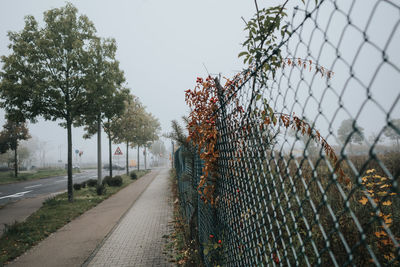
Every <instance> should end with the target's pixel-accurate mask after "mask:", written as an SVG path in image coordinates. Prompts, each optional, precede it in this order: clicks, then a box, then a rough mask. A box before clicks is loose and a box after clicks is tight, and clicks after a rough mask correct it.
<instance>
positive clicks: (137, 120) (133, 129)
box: [112, 95, 146, 174]
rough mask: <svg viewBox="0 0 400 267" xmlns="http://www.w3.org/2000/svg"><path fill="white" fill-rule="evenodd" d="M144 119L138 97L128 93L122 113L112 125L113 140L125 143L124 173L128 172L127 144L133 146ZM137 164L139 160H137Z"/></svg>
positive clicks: (143, 111)
mask: <svg viewBox="0 0 400 267" xmlns="http://www.w3.org/2000/svg"><path fill="white" fill-rule="evenodd" d="M145 121H146V112H145V109H144V107H143V105H142V104H141V103H140V101H139V98H137V97H135V96H133V95H130V97H129V99H128V100H127V101H125V112H124V114H123V115H122V116H121V117H120V118H119V119H118V120H115V122H114V123H113V125H112V128H113V130H114V134H115V140H116V142H118V143H125V144H126V173H127V174H129V154H128V149H129V145H130V146H131V147H133V146H134V145H135V144H137V143H136V141H137V138H138V135H139V129H140V128H141V127H142V125H143V124H144V123H145ZM138 165H139V161H138Z"/></svg>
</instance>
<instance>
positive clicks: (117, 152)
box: [114, 147, 122, 156]
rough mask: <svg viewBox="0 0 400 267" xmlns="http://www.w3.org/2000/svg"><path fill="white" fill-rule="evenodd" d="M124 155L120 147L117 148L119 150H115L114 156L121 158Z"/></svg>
mask: <svg viewBox="0 0 400 267" xmlns="http://www.w3.org/2000/svg"><path fill="white" fill-rule="evenodd" d="M121 155H122V151H121V149H120V148H119V147H117V150H115V152H114V156H121Z"/></svg>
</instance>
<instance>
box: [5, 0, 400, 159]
mask: <svg viewBox="0 0 400 267" xmlns="http://www.w3.org/2000/svg"><path fill="white" fill-rule="evenodd" d="M70 2H71V3H72V4H74V5H75V6H76V7H77V8H78V10H79V13H80V14H85V15H87V16H88V18H89V19H90V20H91V21H92V22H93V23H94V25H95V27H96V29H97V35H98V36H100V37H112V38H115V39H116V42H117V45H118V50H117V59H118V60H119V61H120V63H121V65H120V67H121V69H122V70H124V72H125V77H126V80H127V84H128V87H129V88H131V92H132V93H133V94H134V95H136V96H138V97H139V98H140V100H141V101H142V103H143V104H144V105H145V106H146V107H147V111H149V112H151V113H153V114H154V115H155V116H156V117H157V118H158V119H159V120H160V123H161V126H162V131H163V132H168V131H169V130H170V121H171V120H173V119H180V117H181V116H182V115H185V114H187V111H188V108H187V106H186V105H185V102H184V90H187V89H191V88H193V87H194V85H195V81H196V77H198V76H202V77H205V76H207V71H206V69H205V67H204V66H203V64H204V65H205V66H206V68H207V70H208V71H209V72H210V73H211V74H218V73H221V74H222V75H226V76H227V77H229V76H232V74H234V73H236V72H238V71H240V70H241V69H243V67H244V65H243V64H242V59H238V58H237V55H238V53H239V52H241V51H242V50H243V49H242V48H241V43H242V42H243V41H244V40H245V36H246V33H245V32H244V31H243V28H244V22H243V21H242V19H241V17H244V18H245V19H246V20H248V19H250V18H251V17H252V15H253V14H254V12H255V7H254V3H253V1H243V0H218V1H211V0H202V1H189V0H171V1H161V0H135V1H131V0H125V1H122V0H115V1H105V0H86V1H70ZM261 2H262V1H260V3H259V4H260V6H263V5H266V4H270V5H276V4H278V3H281V1H263V2H262V3H261ZM294 2H296V1H292V2H291V4H292V6H294V5H302V4H301V1H300V0H298V1H297V2H298V3H297V2H296V3H294ZM312 2H314V1H312ZM327 2H331V1H327ZM338 2H339V3H342V4H343V5H345V4H344V3H346V2H349V1H344V0H343V1H338ZM350 2H351V1H350ZM357 2H362V3H365V4H363V5H360V6H357V8H355V10H357V12H356V13H354V12H353V13H352V18H353V17H354V19H355V20H356V22H357V23H359V24H360V25H361V24H363V25H365V23H366V20H365V18H368V16H369V15H370V14H371V12H372V11H371V7H373V5H372V4H373V3H375V2H376V1H373V0H365V1H357ZM64 5H65V1H58V0H41V1H30V0H1V1H0V55H5V54H8V53H9V51H8V49H7V45H8V44H9V40H8V37H7V36H6V35H7V32H8V31H19V30H21V29H22V27H23V25H24V21H23V18H24V16H25V15H28V14H29V15H33V16H34V17H35V18H36V19H37V21H38V22H39V23H40V24H41V25H43V24H42V17H43V16H42V14H43V12H44V11H46V10H48V9H51V8H55V7H61V6H64ZM326 7H327V8H326V10H324V9H322V10H321V13H322V14H321V15H319V20H320V23H321V25H322V26H323V24H324V21H326V20H327V18H328V15H329V14H330V13H329V12H331V10H332V5H329V3H328V4H327V6H326ZM346 8H349V7H346ZM381 9H382V10H379V12H378V14H377V15H374V16H375V17H374V26H373V27H372V29H368V30H369V31H370V32H369V33H370V35H371V36H376V37H377V38H378V41H379V40H381V39H382V40H385V38H387V36H386V35H385V34H387V32H388V31H387V29H386V28H387V27H385V25H387V24H388V23H393V21H394V22H396V21H398V20H399V14H398V13H395V14H391V13H390V12H389V13H388V12H387V11H386V9H385V7H383V8H381ZM324 12H326V13H325V14H326V15H325V16H324ZM357 19H358V21H357ZM333 25H334V26H332V27H330V28H329V32H328V33H329V36H330V37H331V41H332V42H333V43H335V44H338V42H337V37H338V36H339V35H340V33H341V31H342V30H343V27H345V23H343V17H340V14H339V15H338V16H337V18H335V23H334V24H333ZM307 27H308V29H310V30H312V29H313V27H315V25H312V24H310V25H309V26H307V25H306V26H305V28H304V29H305V30H306V29H307ZM374 27H375V28H374ZM308 35H309V34H308ZM348 35H349V36H348V37H346V38H347V39H346V38H345V41H344V44H342V46H346V48H344V49H343V50H342V51H344V52H345V53H346V52H348V54H346V55H347V56H348V58H351V57H352V56H354V54H355V53H356V49H354V48H357V46H356V45H352V44H354V41H359V38H360V36H358V35H357V36H356V35H355V34H353V35H352V34H351V31H349V34H348ZM399 35H400V33H399V30H397V31H396V36H395V38H394V40H393V41H392V44H391V46H390V49H391V50H390V51H391V54H390V57H391V58H392V59H393V60H397V59H399V52H397V51H395V49H394V48H393V47H397V49H398V47H400V36H399ZM302 36H303V37H304V38H305V36H307V32H304V33H303V35H302ZM379 37H381V38H379ZM319 38H321V37H320V36H319ZM335 38H336V39H335ZM352 38H355V39H352ZM316 47H318V48H319V47H320V45H316ZM326 49H327V50H329V48H326ZM300 51H301V50H300ZM369 51H371V50H368V49H367V48H366V50H365V53H367V55H366V56H363V57H360V58H361V59H360V61H359V62H357V66H356V71H357V73H358V74H359V75H364V76H365V77H369V76H370V75H371V74H370V73H369V72H368V70H371V69H373V68H371V67H370V66H368V63H371V62H373V61H375V62H378V63H379V62H380V59H379V55H378V56H376V55H370V54H368V53H369ZM323 52H324V53H325V54H328V56H324V57H322V58H320V59H321V60H322V61H323V62H326V64H327V66H332V67H333V68H334V71H335V73H336V76H335V77H341V78H336V80H335V81H334V83H336V84H335V85H334V87H333V88H337V89H339V90H340V89H341V88H343V86H345V82H346V79H347V77H348V69H347V68H346V67H343V66H340V64H339V63H336V64H334V63H333V61H334V57H333V58H332V57H331V58H330V57H329V51H326V50H324V51H323ZM363 52H364V51H363ZM304 53H305V55H307V50H306V49H305V48H304ZM313 53H314V54H315V56H318V53H319V51H314V52H313ZM331 54H333V52H332V51H331ZM369 56H371V57H373V56H375V59H374V58H368V57H369ZM366 59H367V60H366ZM363 60H364V61H363ZM368 60H369V61H368ZM366 62H367V63H366ZM397 62H399V60H397ZM366 64H367V65H366ZM397 64H398V63H397ZM341 72H343V73H341ZM377 80H379V81H378V82H375V84H374V88H375V89H374V90H371V93H372V94H373V96H374V97H376V99H377V101H378V103H379V105H381V106H383V107H385V108H389V106H390V105H393V100H394V98H395V97H396V96H398V95H399V84H400V83H399V81H398V80H399V74H398V73H396V72H394V73H393V72H392V73H387V74H386V75H385V74H384V72H382V77H379V79H377ZM367 82H368V81H367ZM319 84H320V85H322V86H326V85H324V83H319ZM317 85H318V82H317ZM322 89H323V87H322ZM307 90H308V89H307ZM321 92H322V90H321ZM307 93H308V91H306V94H303V96H300V99H301V98H305V97H306V96H307ZM340 93H341V92H338V94H340ZM317 95H318V93H317ZM361 96H362V97H361ZM343 98H344V103H345V104H346V105H347V107H348V112H347V114H340V115H339V116H337V117H335V121H334V124H333V126H334V127H338V126H339V124H340V122H341V120H343V119H345V118H347V117H348V116H349V115H350V116H352V117H354V116H357V114H358V112H359V110H360V105H362V102H363V99H364V98H365V90H364V91H363V90H362V89H360V90H358V91H357V85H354V90H348V91H347V92H346V93H345V94H343ZM332 99H333V100H331V101H328V100H326V99H325V100H323V101H327V103H324V105H325V106H326V110H325V111H324V112H326V113H327V114H328V115H327V116H328V117H327V118H328V119H327V120H331V119H332V118H334V116H335V111H336V108H337V101H338V99H337V98H332ZM304 101H306V100H304ZM289 102H290V101H289ZM303 103H304V102H303ZM309 105H310V110H308V111H306V112H305V113H306V114H307V115H308V114H309V113H311V114H313V113H314V112H315V110H316V109H317V108H316V107H315V106H318V105H317V104H316V103H314V108H313V104H312V103H311V104H309ZM398 106H399V105H398V104H397V107H396V108H395V109H394V111H393V113H392V117H393V118H397V117H400V112H399V109H400V108H399V107H398ZM3 114H4V112H2V111H1V112H0V124H1V125H3V124H4V118H3ZM308 116H310V115H308ZM310 117H312V115H311V116H310ZM384 120H385V118H384V112H382V111H377V108H376V105H372V104H371V107H370V108H365V110H364V111H363V112H362V116H361V115H360V125H361V126H362V127H364V128H365V129H366V132H367V133H370V132H374V131H377V129H378V130H379V127H382V125H384V123H385V121H384ZM322 124H323V125H326V124H327V123H326V122H322ZM1 125H0V126H1ZM377 125H379V126H377ZM29 128H30V131H31V134H32V135H34V136H35V137H37V138H39V139H40V140H42V141H45V142H46V143H47V145H46V146H47V147H48V149H49V152H48V153H47V155H48V160H51V159H58V158H59V152H60V151H59V149H61V152H62V155H63V156H62V157H63V160H64V162H66V151H67V150H66V149H67V145H66V143H67V142H66V140H67V135H66V130H65V129H63V128H61V127H59V126H58V124H57V122H44V121H43V120H40V121H39V123H37V124H30V125H29ZM322 132H323V131H322ZM72 133H73V148H74V150H75V149H79V150H83V151H84V157H83V160H84V161H95V155H96V154H95V153H96V138H95V137H93V138H92V139H90V140H84V139H82V135H83V130H82V129H73V132H72ZM102 137H103V138H102V139H103V140H102V146H103V153H102V154H103V161H104V162H106V161H107V140H106V138H105V135H104V133H103V136H102ZM169 142H170V141H167V140H166V146H167V147H169V146H170V145H169V144H170V143H169ZM59 146H61V147H60V148H59ZM115 148H116V146H114V147H113V149H115ZM121 148H123V146H121ZM123 151H125V149H123ZM132 155H136V154H134V151H132Z"/></svg>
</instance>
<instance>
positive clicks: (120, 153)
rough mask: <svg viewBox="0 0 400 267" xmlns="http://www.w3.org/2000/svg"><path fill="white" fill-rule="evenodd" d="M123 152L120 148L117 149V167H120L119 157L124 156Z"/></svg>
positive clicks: (115, 153) (115, 154)
mask: <svg viewBox="0 0 400 267" xmlns="http://www.w3.org/2000/svg"><path fill="white" fill-rule="evenodd" d="M122 155H123V154H122V151H121V149H120V148H119V147H117V149H116V150H115V152H114V156H117V165H118V166H119V156H122ZM110 168H112V166H110ZM118 174H119V170H118Z"/></svg>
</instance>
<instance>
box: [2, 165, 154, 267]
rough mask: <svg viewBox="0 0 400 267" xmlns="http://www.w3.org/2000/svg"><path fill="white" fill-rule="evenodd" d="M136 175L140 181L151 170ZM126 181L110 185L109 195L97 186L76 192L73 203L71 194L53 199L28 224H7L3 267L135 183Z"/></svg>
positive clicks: (3, 249) (3, 246) (47, 201)
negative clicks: (100, 192)
mask: <svg viewBox="0 0 400 267" xmlns="http://www.w3.org/2000/svg"><path fill="white" fill-rule="evenodd" d="M134 172H136V174H137V177H138V178H139V177H141V176H143V175H145V174H146V173H148V172H149V171H134ZM122 181H123V183H122V186H120V187H109V186H107V187H106V192H105V193H104V194H103V195H100V196H99V195H97V193H96V187H85V188H82V189H80V190H74V201H73V202H72V203H70V202H68V196H67V193H63V194H60V195H57V196H55V197H53V198H49V199H47V200H46V201H45V202H44V203H43V206H42V207H41V208H40V209H39V210H37V211H36V212H35V213H33V214H32V215H31V216H29V217H28V218H27V219H26V220H25V221H24V222H20V223H19V222H15V223H14V224H12V225H6V227H5V230H4V234H3V236H2V237H1V238H0V266H3V265H5V264H6V263H7V262H9V261H11V260H13V259H15V258H16V257H18V256H20V255H21V254H23V253H24V252H25V251H27V250H28V249H30V248H31V247H33V246H35V245H36V244H38V243H39V242H40V241H42V240H43V239H45V238H46V237H47V236H49V235H50V234H51V233H53V232H55V231H57V230H58V229H60V228H61V227H62V226H64V225H65V224H67V223H69V222H70V221H72V220H73V219H75V218H76V217H78V216H79V215H81V214H83V213H84V212H86V211H88V210H89V209H91V208H93V207H95V206H96V205H98V204H99V203H100V202H102V201H103V200H105V199H107V198H109V197H110V196H112V195H113V194H115V193H117V192H118V191H119V190H121V189H122V188H124V187H126V186H127V185H129V184H130V183H132V182H133V181H134V180H132V179H131V178H130V177H128V176H127V175H122Z"/></svg>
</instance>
